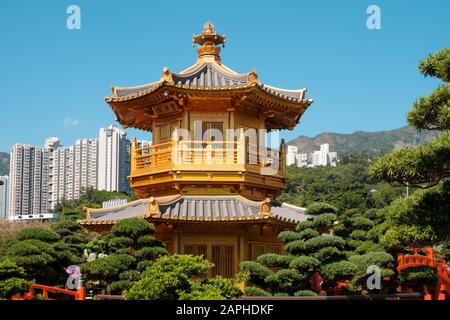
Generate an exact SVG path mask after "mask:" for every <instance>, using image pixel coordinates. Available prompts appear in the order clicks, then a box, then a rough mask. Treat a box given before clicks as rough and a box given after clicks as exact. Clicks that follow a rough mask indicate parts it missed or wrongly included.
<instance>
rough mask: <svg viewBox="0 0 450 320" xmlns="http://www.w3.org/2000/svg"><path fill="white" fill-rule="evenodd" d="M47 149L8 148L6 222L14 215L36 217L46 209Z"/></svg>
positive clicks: (48, 154) (17, 145)
mask: <svg viewBox="0 0 450 320" xmlns="http://www.w3.org/2000/svg"><path fill="white" fill-rule="evenodd" d="M49 158H50V150H49V149H48V148H46V147H44V148H38V147H34V146H31V145H27V144H15V145H13V146H12V147H11V159H10V170H9V173H10V176H9V189H8V190H9V195H8V207H9V210H8V214H9V216H8V219H10V218H11V217H13V216H16V215H39V214H43V213H47V212H48V209H49V202H48V185H49V183H48V182H49Z"/></svg>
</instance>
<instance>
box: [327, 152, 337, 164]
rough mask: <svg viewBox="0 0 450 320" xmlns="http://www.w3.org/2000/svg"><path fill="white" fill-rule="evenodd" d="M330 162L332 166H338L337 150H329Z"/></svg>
mask: <svg viewBox="0 0 450 320" xmlns="http://www.w3.org/2000/svg"><path fill="white" fill-rule="evenodd" d="M328 163H329V165H330V166H332V167H336V166H337V152H329V153H328Z"/></svg>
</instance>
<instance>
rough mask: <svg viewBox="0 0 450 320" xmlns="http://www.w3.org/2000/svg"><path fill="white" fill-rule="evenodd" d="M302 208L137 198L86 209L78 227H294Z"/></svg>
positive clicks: (217, 199) (233, 200)
mask: <svg viewBox="0 0 450 320" xmlns="http://www.w3.org/2000/svg"><path fill="white" fill-rule="evenodd" d="M305 210H306V209H304V208H300V207H295V206H292V205H288V204H284V203H278V202H274V201H270V200H269V199H266V200H264V201H260V202H258V201H252V200H249V199H247V198H245V197H243V196H240V195H228V196H197V195H196V196H187V195H176V196H166V197H158V198H153V197H152V198H148V199H141V200H137V201H133V202H130V203H127V204H125V205H121V206H117V207H112V208H106V209H87V214H86V219H83V220H79V221H78V223H80V224H82V225H96V224H115V223H117V222H118V221H120V220H122V219H126V218H143V219H148V220H149V221H152V220H153V221H155V222H156V221H167V222H182V221H187V222H208V221H209V222H233V221H234V222H252V221H253V222H256V221H258V220H259V221H263V220H271V221H272V222H274V223H276V222H281V223H287V224H297V223H298V222H301V221H305V220H307V219H308V218H310V216H309V215H306V214H305Z"/></svg>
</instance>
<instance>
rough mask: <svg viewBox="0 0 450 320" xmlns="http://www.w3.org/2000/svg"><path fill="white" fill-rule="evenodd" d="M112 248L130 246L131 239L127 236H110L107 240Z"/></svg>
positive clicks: (131, 243) (117, 248)
mask: <svg viewBox="0 0 450 320" xmlns="http://www.w3.org/2000/svg"><path fill="white" fill-rule="evenodd" d="M108 244H109V246H110V247H111V248H112V249H115V250H119V249H125V248H130V247H131V246H132V245H133V240H132V239H130V238H127V237H117V238H111V239H110V240H109V242H108Z"/></svg>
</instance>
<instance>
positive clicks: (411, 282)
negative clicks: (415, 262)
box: [398, 266, 438, 289]
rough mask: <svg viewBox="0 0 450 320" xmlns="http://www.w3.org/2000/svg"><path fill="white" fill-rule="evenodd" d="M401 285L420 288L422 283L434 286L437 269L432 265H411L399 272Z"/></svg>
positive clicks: (436, 278) (436, 280) (436, 279)
mask: <svg viewBox="0 0 450 320" xmlns="http://www.w3.org/2000/svg"><path fill="white" fill-rule="evenodd" d="M398 279H399V282H400V284H401V285H404V286H407V287H412V288H417V289H422V286H423V285H428V286H434V285H436V284H437V282H438V277H437V270H436V268H434V267H428V266H422V267H411V268H408V269H404V270H402V271H401V272H400V275H399V278H398Z"/></svg>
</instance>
